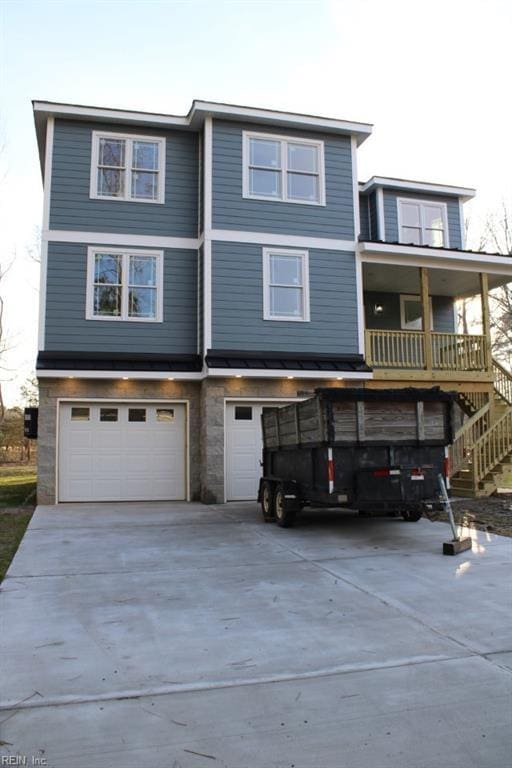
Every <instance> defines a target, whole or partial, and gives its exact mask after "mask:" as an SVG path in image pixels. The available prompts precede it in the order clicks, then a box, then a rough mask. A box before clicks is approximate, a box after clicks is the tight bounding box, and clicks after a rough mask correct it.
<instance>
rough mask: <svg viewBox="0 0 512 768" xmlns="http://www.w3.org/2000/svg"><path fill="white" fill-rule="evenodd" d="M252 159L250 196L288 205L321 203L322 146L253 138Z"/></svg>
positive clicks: (250, 157)
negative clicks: (279, 201) (270, 199)
mask: <svg viewBox="0 0 512 768" xmlns="http://www.w3.org/2000/svg"><path fill="white" fill-rule="evenodd" d="M248 155H249V156H248V158H247V159H246V163H247V165H246V167H247V174H248V189H247V194H248V195H249V196H251V197H268V198H272V199H276V200H282V201H284V202H286V201H290V202H303V203H317V204H318V203H320V202H321V197H322V192H321V173H322V172H323V168H322V169H321V168H320V165H321V158H322V155H321V147H320V145H317V144H306V143H302V142H300V141H288V140H286V139H281V140H279V139H275V140H272V139H267V138H261V139H260V138H255V137H249V140H248Z"/></svg>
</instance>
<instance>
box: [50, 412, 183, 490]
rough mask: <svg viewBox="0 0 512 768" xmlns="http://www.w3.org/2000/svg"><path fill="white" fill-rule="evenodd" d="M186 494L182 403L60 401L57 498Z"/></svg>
mask: <svg viewBox="0 0 512 768" xmlns="http://www.w3.org/2000/svg"><path fill="white" fill-rule="evenodd" d="M185 498H186V489H185V406H184V405H183V404H179V403H158V404H155V403H152V404H145V403H140V402H139V403H97V404H96V403H93V402H87V403H85V402H77V403H66V404H61V406H60V426H59V501H158V500H181V499H185Z"/></svg>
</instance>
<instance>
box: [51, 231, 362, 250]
mask: <svg viewBox="0 0 512 768" xmlns="http://www.w3.org/2000/svg"><path fill="white" fill-rule="evenodd" d="M42 239H43V241H44V240H46V241H51V242H54V243H82V244H83V245H112V246H115V245H121V246H126V247H130V246H138V247H140V248H171V249H172V248H176V249H181V250H190V251H195V250H197V249H198V248H199V246H200V245H203V244H204V243H205V241H206V240H207V239H208V240H211V241H218V242H227V243H252V244H254V245H270V246H273V245H275V246H284V247H287V246H289V247H290V248H295V247H297V248H318V249H320V250H326V251H348V252H351V251H354V250H355V247H356V242H355V240H337V239H334V238H330V237H307V236H301V235H282V234H279V235H278V234H275V232H249V231H246V230H238V229H210V230H209V232H207V230H206V229H205V232H204V233H202V234H201V235H200V237H199V238H195V237H163V236H160V235H133V234H122V233H118V232H85V231H81V230H71V229H44V230H43V232H42Z"/></svg>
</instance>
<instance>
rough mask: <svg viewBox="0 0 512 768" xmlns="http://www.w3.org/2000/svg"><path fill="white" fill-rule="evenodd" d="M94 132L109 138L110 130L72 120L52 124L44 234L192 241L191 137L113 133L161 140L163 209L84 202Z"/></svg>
mask: <svg viewBox="0 0 512 768" xmlns="http://www.w3.org/2000/svg"><path fill="white" fill-rule="evenodd" d="M94 130H102V131H110V132H115V131H116V126H115V125H111V124H100V123H98V124H96V123H85V122H79V121H75V120H56V121H55V137H54V146H53V162H52V187H51V205H50V228H51V229H71V230H79V231H87V232H119V233H125V234H137V235H163V236H167V237H197V223H198V215H197V213H198V212H197V209H198V199H197V191H198V136H197V134H196V133H191V132H188V133H187V132H185V131H160V130H155V129H152V128H143V129H138V130H137V129H133V128H127V127H125V126H122V128H119V131H120V132H121V133H139V134H140V133H142V134H143V135H145V136H146V135H147V136H164V137H165V139H166V164H165V166H166V173H165V203H163V204H159V203H138V202H130V201H118V200H96V199H94V200H93V199H90V197H89V188H90V175H91V147H92V132H93V131H94Z"/></svg>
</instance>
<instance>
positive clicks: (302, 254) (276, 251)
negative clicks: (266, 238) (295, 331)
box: [263, 248, 311, 323]
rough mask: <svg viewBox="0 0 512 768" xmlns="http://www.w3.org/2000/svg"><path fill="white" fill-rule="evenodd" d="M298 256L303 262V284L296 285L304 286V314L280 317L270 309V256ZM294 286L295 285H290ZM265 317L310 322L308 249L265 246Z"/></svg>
mask: <svg viewBox="0 0 512 768" xmlns="http://www.w3.org/2000/svg"><path fill="white" fill-rule="evenodd" d="M281 254H282V255H283V256H297V257H298V258H300V259H301V262H302V270H301V271H302V285H300V286H296V287H297V288H302V302H303V304H302V309H303V312H302V316H301V317H279V316H275V315H272V313H271V311H270V258H271V256H274V255H278V256H279V255H281ZM290 287H294V286H290ZM263 319H264V320H269V321H271V322H273V321H279V322H287V323H290V322H291V323H309V321H310V319H311V316H310V307H309V254H308V252H307V251H296V250H290V249H284V248H263Z"/></svg>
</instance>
